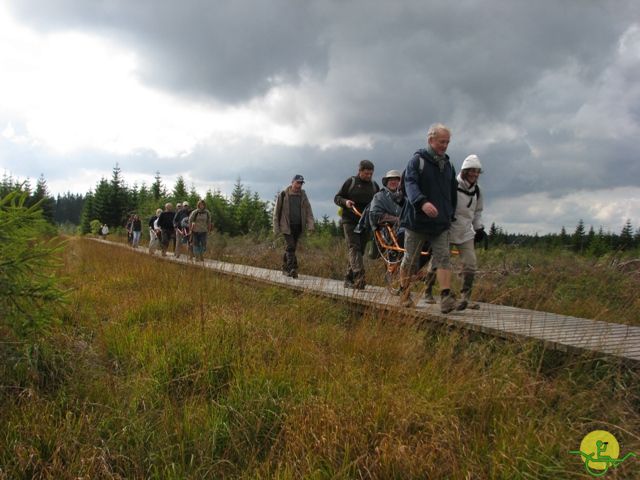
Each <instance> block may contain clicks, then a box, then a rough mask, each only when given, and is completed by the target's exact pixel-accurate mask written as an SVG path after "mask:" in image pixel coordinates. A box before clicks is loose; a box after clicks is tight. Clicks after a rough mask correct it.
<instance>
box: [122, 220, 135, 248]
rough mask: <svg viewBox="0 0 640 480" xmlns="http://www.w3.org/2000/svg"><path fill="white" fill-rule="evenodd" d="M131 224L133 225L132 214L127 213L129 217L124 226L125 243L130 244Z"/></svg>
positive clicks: (131, 239)
mask: <svg viewBox="0 0 640 480" xmlns="http://www.w3.org/2000/svg"><path fill="white" fill-rule="evenodd" d="M132 225H133V215H129V218H128V219H127V223H126V224H125V226H124V228H125V230H126V231H127V243H128V244H132V242H133V230H132Z"/></svg>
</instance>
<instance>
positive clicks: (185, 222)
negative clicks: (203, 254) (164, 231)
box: [173, 201, 191, 258]
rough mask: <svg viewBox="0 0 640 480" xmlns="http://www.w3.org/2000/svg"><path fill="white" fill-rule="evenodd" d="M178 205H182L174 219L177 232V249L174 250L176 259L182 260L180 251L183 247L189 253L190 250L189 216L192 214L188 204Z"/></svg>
mask: <svg viewBox="0 0 640 480" xmlns="http://www.w3.org/2000/svg"><path fill="white" fill-rule="evenodd" d="M178 205H180V209H179V210H177V211H176V215H175V217H173V225H174V228H175V230H176V248H175V250H174V252H175V256H176V258H180V250H181V249H182V246H183V245H184V246H186V247H187V251H188V250H189V215H190V214H191V210H190V209H189V203H188V202H186V201H184V202H182V204H180V203H178Z"/></svg>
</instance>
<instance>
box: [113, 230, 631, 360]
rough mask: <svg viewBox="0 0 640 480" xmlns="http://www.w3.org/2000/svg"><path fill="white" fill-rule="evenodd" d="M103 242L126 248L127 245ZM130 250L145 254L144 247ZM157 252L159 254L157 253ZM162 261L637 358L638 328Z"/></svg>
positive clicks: (218, 265)
mask: <svg viewBox="0 0 640 480" xmlns="http://www.w3.org/2000/svg"><path fill="white" fill-rule="evenodd" d="M105 243H109V244H110V245H120V246H122V247H125V248H130V247H129V246H128V245H125V244H119V243H113V242H105ZM134 251H136V252H140V253H144V254H147V249H146V248H140V249H138V250H134ZM156 256H157V257H158V258H160V257H159V256H158V254H156ZM163 260H167V261H171V262H177V263H183V264H189V265H193V266H203V267H204V268H207V269H211V270H214V271H216V272H219V273H222V274H225V275H230V276H233V277H236V278H242V279H244V280H250V281H258V282H261V283H266V284H271V285H277V286H282V287H285V288H290V289H294V290H299V291H304V292H309V293H312V294H314V295H320V296H324V297H329V298H333V299H337V300H340V301H346V302H349V303H352V304H358V305H364V306H369V307H372V308H376V309H381V310H387V311H396V312H398V313H401V314H402V315H403V316H405V317H406V316H410V317H414V318H416V319H422V320H427V321H432V322H438V323H442V324H447V325H454V326H456V327H460V328H465V329H470V330H475V331H480V332H484V333H487V334H491V335H494V336H498V337H503V338H511V339H525V340H537V341H540V342H543V343H544V344H545V345H546V347H547V348H550V349H554V350H562V351H582V352H592V353H595V354H599V355H604V356H614V357H619V358H622V359H624V360H629V361H632V362H633V363H635V362H639V361H640V327H635V326H630V325H621V324H617V323H610V322H602V321H598V320H589V319H586V318H577V317H570V316H566V315H557V314H555V313H547V312H539V311H535V310H526V309H522V308H515V307H508V306H503V305H493V304H489V303H480V309H479V310H464V311H462V312H451V313H448V314H442V313H440V307H439V305H428V304H426V303H424V301H423V300H420V302H419V303H418V304H417V305H416V307H415V308H402V307H400V306H399V305H398V297H397V296H393V295H391V294H390V293H389V292H388V291H387V290H386V289H385V288H383V287H377V286H370V285H368V286H367V288H366V289H365V290H353V289H348V288H344V287H343V282H342V281H341V280H332V279H327V278H320V277H312V276H309V275H300V276H299V277H298V278H297V279H293V278H289V277H287V276H284V275H283V274H282V273H281V272H280V271H279V270H270V269H266V268H258V267H252V266H247V265H237V264H233V263H226V262H220V261H214V260H205V261H204V265H203V263H202V262H199V263H194V262H192V261H189V260H188V259H187V258H186V257H185V256H182V257H181V258H177V259H176V258H175V257H173V255H171V254H167V256H166V257H164V258H163Z"/></svg>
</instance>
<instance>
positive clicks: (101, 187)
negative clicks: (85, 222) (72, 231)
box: [89, 177, 116, 227]
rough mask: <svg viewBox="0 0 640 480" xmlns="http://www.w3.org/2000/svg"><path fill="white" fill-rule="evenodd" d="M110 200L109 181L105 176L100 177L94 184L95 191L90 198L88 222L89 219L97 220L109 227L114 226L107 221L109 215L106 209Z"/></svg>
mask: <svg viewBox="0 0 640 480" xmlns="http://www.w3.org/2000/svg"><path fill="white" fill-rule="evenodd" d="M110 200H111V192H110V188H109V182H107V180H106V178H104V177H103V178H101V179H100V181H99V182H98V185H97V186H96V191H95V193H94V194H93V200H92V202H91V203H92V208H91V214H92V218H89V222H90V221H91V220H99V221H100V223H106V224H107V225H109V226H110V227H115V226H116V225H114V224H113V223H111V224H110V223H109V215H108V211H109V208H110V206H109V205H110Z"/></svg>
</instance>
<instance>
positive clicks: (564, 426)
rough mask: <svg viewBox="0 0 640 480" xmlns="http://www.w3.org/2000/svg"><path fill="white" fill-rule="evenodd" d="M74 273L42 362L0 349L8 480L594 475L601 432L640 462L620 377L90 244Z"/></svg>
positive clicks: (631, 393)
mask: <svg viewBox="0 0 640 480" xmlns="http://www.w3.org/2000/svg"><path fill="white" fill-rule="evenodd" d="M61 273H62V274H64V276H65V277H66V278H68V279H69V280H67V283H68V285H67V286H69V287H71V288H73V289H74V293H73V295H72V299H71V302H70V305H69V309H68V313H67V316H66V318H65V319H64V322H63V324H62V325H61V326H60V327H58V328H57V329H54V330H53V331H52V333H51V334H50V336H49V337H48V338H46V339H43V342H42V346H43V348H42V350H41V351H39V352H38V353H37V354H35V353H34V354H33V355H32V356H31V357H30V358H32V359H37V360H36V361H34V362H33V363H32V364H23V365H22V366H21V367H20V368H18V369H16V368H12V363H11V358H10V355H9V354H8V353H7V352H8V351H9V349H8V348H7V346H6V345H4V344H2V343H0V351H1V352H2V362H1V365H2V368H3V371H2V372H1V373H2V376H1V377H0V378H2V388H1V389H0V401H1V405H0V407H1V409H0V478H11V479H13V478H25V479H26V478H56V479H65V478H69V479H71V478H92V479H93V478H175V479H178V478H282V479H297V478H317V479H324V478H326V479H329V478H398V479H400V478H402V479H405V478H452V479H468V478H473V479H476V478H481V479H482V478H502V479H513V478H553V479H556V478H584V477H585V475H584V474H583V472H584V468H583V466H582V465H581V464H580V461H579V460H578V459H576V458H575V457H574V456H571V455H569V454H568V451H569V450H572V449H576V448H577V447H578V446H579V444H580V441H581V439H582V437H583V436H584V435H585V434H586V433H588V432H589V431H591V430H593V429H596V428H605V429H607V430H609V431H611V432H612V433H614V435H615V436H616V437H617V438H618V440H619V441H620V443H621V445H622V450H623V451H624V452H626V451H636V452H637V451H639V450H640V438H639V437H638V436H637V433H635V432H638V427H639V426H640V414H639V412H638V406H639V405H640V402H639V400H640V398H639V396H638V394H639V393H640V392H639V387H638V385H639V383H638V372H637V371H636V370H633V369H630V368H627V367H624V366H622V365H614V364H610V363H605V362H602V361H600V360H599V359H597V358H588V357H581V356H567V355H560V354H557V353H552V352H546V351H544V350H542V349H541V348H540V347H538V346H536V345H534V344H526V343H525V344H518V343H513V342H505V341H501V340H497V339H491V338H488V337H484V336H481V335H478V334H472V333H464V332H460V331H453V330H448V329H445V328H435V327H421V328H416V326H415V325H414V326H412V325H411V324H407V323H406V322H405V323H401V322H397V321H396V320H395V319H393V318H390V317H387V316H384V315H382V314H380V313H377V312H364V313H362V312H360V311H354V310H351V309H350V308H349V307H346V306H343V305H340V304H336V303H333V302H331V301H329V300H324V299H319V298H315V297H311V296H306V295H303V294H298V293H294V292H291V291H287V290H283V289H279V288H276V287H260V286H254V285H251V286H249V285H246V284H239V283H237V282H235V281H234V280H233V279H229V278H225V277H221V276H218V275H216V274H215V273H212V272H208V271H205V270H203V269H202V268H197V267H189V266H185V265H174V264H167V263H166V262H162V261H160V260H159V259H151V258H149V257H146V256H142V255H135V254H133V253H131V252H129V251H126V250H123V249H121V248H117V247H111V246H108V245H102V244H95V243H93V242H88V241H86V240H73V241H71V242H70V243H69V246H68V248H67V250H66V254H65V266H64V268H63V271H62V272H61ZM45 379H46V380H45ZM638 468H639V467H638V464H637V463H634V461H633V460H632V461H628V462H626V464H623V465H621V466H620V467H618V469H617V472H615V473H616V475H617V476H615V475H611V478H634V475H635V474H636V473H637V472H638Z"/></svg>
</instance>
